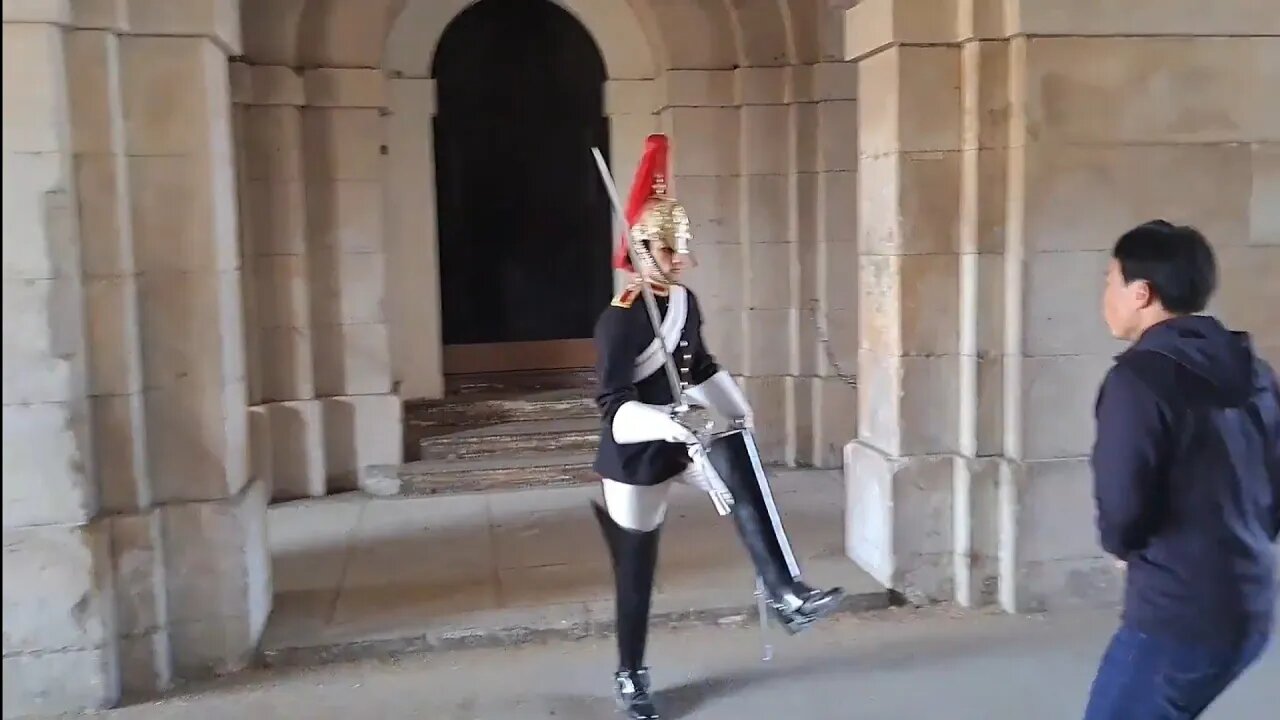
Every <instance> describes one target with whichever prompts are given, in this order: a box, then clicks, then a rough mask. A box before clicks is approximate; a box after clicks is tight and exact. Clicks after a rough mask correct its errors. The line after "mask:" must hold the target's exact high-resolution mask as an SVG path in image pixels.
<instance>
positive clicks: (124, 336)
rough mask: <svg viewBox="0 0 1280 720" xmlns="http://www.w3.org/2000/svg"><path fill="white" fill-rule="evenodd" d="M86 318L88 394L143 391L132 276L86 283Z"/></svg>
mask: <svg viewBox="0 0 1280 720" xmlns="http://www.w3.org/2000/svg"><path fill="white" fill-rule="evenodd" d="M84 289H85V302H86V308H87V312H88V315H89V323H88V330H89V334H88V341H87V345H88V350H89V355H88V360H89V362H88V365H89V392H90V394H93V395H126V394H129V393H136V392H139V391H141V390H142V357H141V355H142V350H141V346H140V339H139V334H138V287H137V281H136V278H135V277H134V276H132V275H116V276H113V277H100V278H89V279H87V280H85V288H84Z"/></svg>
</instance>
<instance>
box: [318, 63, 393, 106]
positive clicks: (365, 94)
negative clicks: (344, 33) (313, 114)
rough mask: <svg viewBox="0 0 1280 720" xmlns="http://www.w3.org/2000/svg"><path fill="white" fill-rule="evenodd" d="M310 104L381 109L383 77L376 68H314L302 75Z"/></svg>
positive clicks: (384, 93)
mask: <svg viewBox="0 0 1280 720" xmlns="http://www.w3.org/2000/svg"><path fill="white" fill-rule="evenodd" d="M302 82H303V85H304V87H305V88H306V94H307V105H308V106H310V107H347V108H383V107H386V106H387V76H386V75H385V74H384V73H383V72H382V70H380V69H376V68H315V69H312V70H307V71H306V72H305V73H303V75H302Z"/></svg>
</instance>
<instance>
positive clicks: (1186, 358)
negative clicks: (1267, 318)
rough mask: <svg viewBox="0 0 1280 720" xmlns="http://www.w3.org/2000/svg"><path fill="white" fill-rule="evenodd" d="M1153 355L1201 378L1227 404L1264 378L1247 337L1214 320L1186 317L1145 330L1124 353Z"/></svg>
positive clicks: (1244, 396)
mask: <svg viewBox="0 0 1280 720" xmlns="http://www.w3.org/2000/svg"><path fill="white" fill-rule="evenodd" d="M1130 352H1157V353H1160V354H1162V355H1165V356H1168V357H1169V358H1171V359H1172V360H1173V361H1174V362H1176V363H1178V364H1179V365H1181V366H1182V367H1184V368H1186V369H1187V370H1189V371H1191V372H1192V373H1194V374H1195V375H1197V376H1198V377H1200V378H1202V379H1204V381H1205V382H1206V383H1208V384H1209V385H1210V386H1212V387H1213V388H1214V389H1215V390H1216V391H1217V392H1218V393H1220V394H1222V395H1224V396H1226V397H1224V398H1223V399H1224V400H1227V401H1229V402H1243V401H1244V400H1246V399H1247V398H1249V397H1250V396H1252V395H1253V394H1254V392H1255V391H1256V389H1258V388H1257V386H1258V385H1259V383H1263V384H1265V378H1264V377H1262V373H1261V372H1260V371H1259V370H1258V365H1259V363H1257V361H1256V357H1255V355H1254V351H1253V344H1252V343H1251V342H1250V340H1249V334H1248V333H1244V332H1234V331H1232V330H1228V329H1227V328H1226V327H1225V326H1223V324H1222V323H1221V322H1219V321H1218V320H1217V318H1213V317H1209V316H1206V315H1186V316H1182V317H1176V318H1173V319H1171V320H1166V321H1164V322H1161V323H1158V324H1156V325H1153V326H1151V327H1150V328H1148V329H1147V331H1146V332H1145V333H1143V334H1142V337H1141V338H1139V339H1138V342H1136V343H1134V345H1133V347H1131V348H1130V349H1129V350H1128V351H1127V352H1126V354H1127V353H1130Z"/></svg>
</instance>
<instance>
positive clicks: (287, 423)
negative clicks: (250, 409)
mask: <svg viewBox="0 0 1280 720" xmlns="http://www.w3.org/2000/svg"><path fill="white" fill-rule="evenodd" d="M261 407H263V408H265V411H266V414H267V429H266V433H267V434H268V437H269V438H270V451H269V452H268V451H266V450H263V449H262V448H261V447H260V443H261V440H258V442H257V443H255V445H259V447H252V448H251V450H252V451H253V452H252V454H253V455H254V457H253V458H252V463H253V466H254V467H255V469H257V467H258V466H259V465H261V464H263V462H264V461H265V460H266V459H267V458H269V461H270V467H271V499H272V500H273V501H276V502H280V501H284V500H297V499H299V498H307V497H322V496H323V495H325V494H326V493H327V492H328V490H329V487H328V483H326V482H325V471H326V469H325V447H324V444H325V430H324V412H323V411H324V406H323V405H322V401H320V400H286V401H283V402H274V403H270V404H267V405H263V406H261ZM259 427H260V426H259ZM254 429H255V430H257V429H258V428H254Z"/></svg>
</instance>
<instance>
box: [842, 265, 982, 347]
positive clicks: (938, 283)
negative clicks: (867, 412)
mask: <svg viewBox="0 0 1280 720" xmlns="http://www.w3.org/2000/svg"><path fill="white" fill-rule="evenodd" d="M858 290H859V294H860V295H861V297H860V299H859V301H858V311H859V313H860V315H861V320H860V323H861V324H860V332H861V339H860V341H859V344H860V347H861V348H863V349H866V350H871V351H874V352H876V353H880V354H884V355H899V354H901V355H954V354H956V353H958V352H959V342H960V340H959V338H960V313H959V311H958V308H959V302H960V256H958V255H879V256H877V255H864V256H862V257H861V258H860V260H859V272H858Z"/></svg>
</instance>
